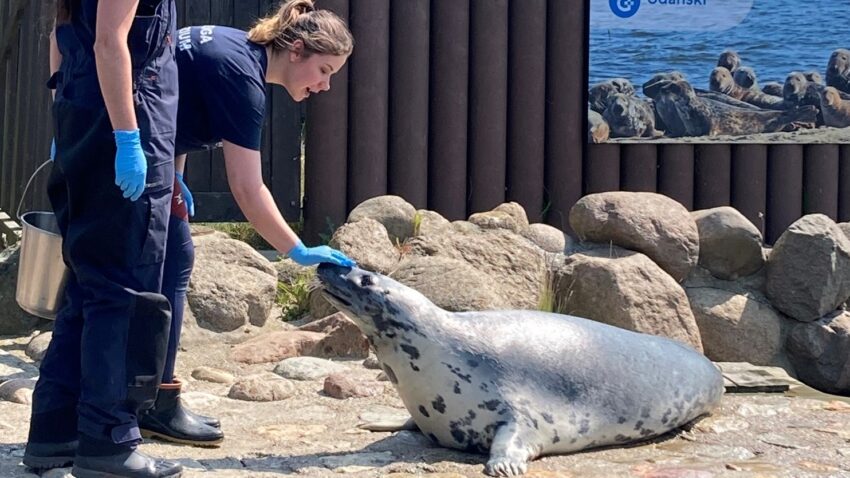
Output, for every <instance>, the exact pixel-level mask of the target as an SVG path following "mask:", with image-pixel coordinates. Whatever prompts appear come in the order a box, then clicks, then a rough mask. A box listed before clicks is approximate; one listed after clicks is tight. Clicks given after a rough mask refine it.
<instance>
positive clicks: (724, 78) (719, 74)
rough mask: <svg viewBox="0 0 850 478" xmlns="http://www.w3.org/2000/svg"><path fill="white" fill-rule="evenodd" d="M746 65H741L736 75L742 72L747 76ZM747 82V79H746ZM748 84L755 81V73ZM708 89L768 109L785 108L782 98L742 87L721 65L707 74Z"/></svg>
mask: <svg viewBox="0 0 850 478" xmlns="http://www.w3.org/2000/svg"><path fill="white" fill-rule="evenodd" d="M745 68H746V67H741V68H739V69H738V71H736V72H735V74H736V77H738V76H742V75H738V74H739V73H742V72H743V76H746V77H748V75H746V70H745ZM748 82H749V81H748ZM749 84H750V85H753V84H756V83H755V74H753V76H752V82H749ZM709 89H710V90H711V91H715V92H717V93H723V94H725V95H729V96H731V97H732V98H735V99H736V100H741V101H743V102H745V103H749V104H751V105H755V106H758V107H759V108H763V109H769V110H782V109H785V102H784V101H783V99H782V98H778V97H776V96H771V95H766V94H764V93H762V92H761V91H759V90H758V89H757V87H756V89H752V88H750V87H743V86H741V85H740V84H738V82H737V81H735V79H734V78H733V76H732V72H730V71H729V70H727V69H726V68H724V67H722V66H718V67H715V68H714V69H713V70H712V71H711V75H710V76H709Z"/></svg>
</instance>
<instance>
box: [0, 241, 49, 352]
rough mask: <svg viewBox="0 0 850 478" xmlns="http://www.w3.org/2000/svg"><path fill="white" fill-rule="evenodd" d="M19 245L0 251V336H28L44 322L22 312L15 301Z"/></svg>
mask: <svg viewBox="0 0 850 478" xmlns="http://www.w3.org/2000/svg"><path fill="white" fill-rule="evenodd" d="M20 258H21V247H20V243H18V244H16V245H14V246H11V247H8V248H6V249H3V250H2V251H0V335H29V333H30V332H32V331H33V330H36V329H37V328H41V327H44V326H46V325H47V324H46V322H47V321H46V320H43V319H40V318H38V317H36V316H34V315H32V314H29V313H27V312H24V310H23V309H21V308H20V306H18V302H17V301H16V300H15V292H16V290H17V287H18V264H19V261H20Z"/></svg>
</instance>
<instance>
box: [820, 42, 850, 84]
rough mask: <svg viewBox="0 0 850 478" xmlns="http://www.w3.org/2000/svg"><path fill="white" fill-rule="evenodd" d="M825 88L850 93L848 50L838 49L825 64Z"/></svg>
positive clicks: (849, 56) (849, 52)
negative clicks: (828, 87)
mask: <svg viewBox="0 0 850 478" xmlns="http://www.w3.org/2000/svg"><path fill="white" fill-rule="evenodd" d="M826 86H831V87H833V88H835V89H837V90H838V91H843V92H844V93H850V50H847V49H844V48H839V49H837V50H835V51H834V52H832V54H831V55H830V56H829V62H827V64H826Z"/></svg>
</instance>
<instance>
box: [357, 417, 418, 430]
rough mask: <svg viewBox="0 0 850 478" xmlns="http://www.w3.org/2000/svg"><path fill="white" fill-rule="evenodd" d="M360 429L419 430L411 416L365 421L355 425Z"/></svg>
mask: <svg viewBox="0 0 850 478" xmlns="http://www.w3.org/2000/svg"><path fill="white" fill-rule="evenodd" d="M357 428H360V429H361V430H369V431H370V432H399V431H402V430H419V427H418V426H417V425H416V422H414V421H413V418H410V417H408V418H386V419H383V420H378V421H374V422H366V423H361V424H359V425H357Z"/></svg>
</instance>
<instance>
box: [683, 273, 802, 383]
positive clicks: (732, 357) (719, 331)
mask: <svg viewBox="0 0 850 478" xmlns="http://www.w3.org/2000/svg"><path fill="white" fill-rule="evenodd" d="M697 271H700V273H697ZM682 285H683V287H684V288H685V292H686V293H687V294H688V300H689V302H690V304H691V310H692V311H693V313H694V317H695V318H696V321H697V325H698V326H699V331H700V336H701V337H702V345H703V347H704V348H705V355H706V356H707V357H708V358H710V359H711V360H713V361H715V362H749V363H751V364H754V365H766V366H777V367H782V368H784V369H786V370H790V371H791V372H792V373H793V369H792V368H791V366H790V362H789V361H788V358H787V356H786V354H785V337H786V335H787V331H788V330H789V329H790V328H791V327H792V326H793V325H794V324H795V323H796V322H795V321H793V320H791V319H789V318H787V317H785V316H783V315H782V314H781V313H779V312H778V311H777V310H776V309H774V308H773V307H772V306H771V305H770V301H768V300H767V298H766V297H765V296H764V294H762V293H761V292H759V291H758V290H756V289H750V288H747V287H746V286H745V285H743V283H739V282H732V281H724V280H720V279H716V278H714V277H713V276H712V275H711V274H710V273H709V272H708V271H707V270H705V269H702V268H701V267H696V268H695V269H694V272H692V273H691V275H690V276H689V277H688V279H687V280H685V282H684V283H683V284H682Z"/></svg>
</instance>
